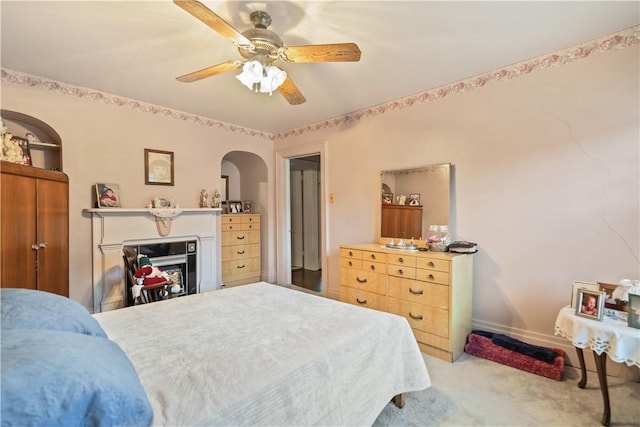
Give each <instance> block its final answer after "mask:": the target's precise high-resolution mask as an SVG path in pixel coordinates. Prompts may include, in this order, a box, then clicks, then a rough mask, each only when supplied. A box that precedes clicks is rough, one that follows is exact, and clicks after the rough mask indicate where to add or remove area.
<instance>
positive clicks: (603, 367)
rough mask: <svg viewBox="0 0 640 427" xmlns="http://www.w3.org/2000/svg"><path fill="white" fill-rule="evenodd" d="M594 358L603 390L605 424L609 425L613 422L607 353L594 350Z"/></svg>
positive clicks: (602, 422) (601, 389) (603, 423)
mask: <svg viewBox="0 0 640 427" xmlns="http://www.w3.org/2000/svg"><path fill="white" fill-rule="evenodd" d="M593 358H594V359H595V361H596V371H598V382H599V383H600V391H601V392H602V400H603V401H604V412H603V413H602V421H600V423H601V424H602V425H603V426H608V425H609V423H610V422H611V407H610V405H609V385H608V384H607V353H605V352H602V354H598V353H596V352H595V351H594V352H593Z"/></svg>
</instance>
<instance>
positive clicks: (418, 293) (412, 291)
mask: <svg viewBox="0 0 640 427" xmlns="http://www.w3.org/2000/svg"><path fill="white" fill-rule="evenodd" d="M409 292H411V293H412V294H414V295H422V294H424V291H423V290H419V291H414V290H413V289H411V288H409Z"/></svg>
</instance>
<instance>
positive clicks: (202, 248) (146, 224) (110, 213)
mask: <svg viewBox="0 0 640 427" xmlns="http://www.w3.org/2000/svg"><path fill="white" fill-rule="evenodd" d="M82 212H83V214H84V215H90V216H91V229H92V233H91V234H92V253H93V256H92V258H93V294H94V301H93V303H94V313H98V312H101V311H107V310H113V309H116V308H121V307H124V305H125V301H126V298H125V295H126V294H125V292H127V290H126V287H125V272H124V262H123V260H122V255H123V252H122V248H123V246H124V245H127V244H133V243H136V242H140V243H141V242H159V241H176V240H191V239H195V240H197V242H198V274H197V276H198V290H199V292H206V291H210V290H214V289H217V288H219V287H220V285H219V284H217V281H218V278H219V277H218V276H219V274H218V273H219V272H218V265H217V263H218V262H217V259H218V255H217V246H218V245H217V242H216V234H217V228H218V226H219V224H218V223H219V217H220V214H221V213H222V209H220V208H157V209H156V208H138V209H128V208H91V209H83V211H82ZM163 219H165V220H170V221H167V225H169V224H170V226H169V227H168V228H167V229H166V233H163V234H162V235H160V234H159V229H158V227H157V222H158V221H159V222H162V220H163ZM163 231H165V230H163Z"/></svg>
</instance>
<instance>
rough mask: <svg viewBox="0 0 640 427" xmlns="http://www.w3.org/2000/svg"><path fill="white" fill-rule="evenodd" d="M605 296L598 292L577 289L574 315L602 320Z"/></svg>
mask: <svg viewBox="0 0 640 427" xmlns="http://www.w3.org/2000/svg"><path fill="white" fill-rule="evenodd" d="M605 298H606V294H605V293H604V292H600V291H590V290H587V289H578V299H577V306H576V315H577V316H582V317H587V318H589V319H594V320H602V315H603V311H604V300H605Z"/></svg>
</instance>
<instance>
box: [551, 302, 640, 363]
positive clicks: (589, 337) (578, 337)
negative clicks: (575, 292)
mask: <svg viewBox="0 0 640 427" xmlns="http://www.w3.org/2000/svg"><path fill="white" fill-rule="evenodd" d="M555 333H556V335H560V336H561V337H563V338H566V339H568V340H569V341H571V343H572V344H573V346H574V347H578V348H582V349H588V350H592V351H595V352H596V353H597V354H602V353H606V354H607V355H608V356H609V358H611V360H613V361H614V362H618V363H626V364H627V365H628V366H633V365H635V366H639V367H640V329H634V328H630V327H629V326H627V323H626V322H623V321H620V320H615V319H610V318H607V317H605V318H603V320H602V321H597V320H594V319H587V318H584V317H580V316H576V314H575V310H574V309H573V308H571V307H564V308H563V309H561V310H560V313H558V317H557V319H556V325H555Z"/></svg>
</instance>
